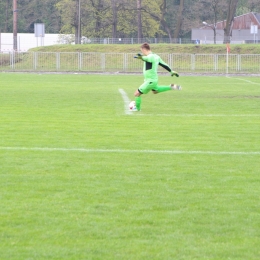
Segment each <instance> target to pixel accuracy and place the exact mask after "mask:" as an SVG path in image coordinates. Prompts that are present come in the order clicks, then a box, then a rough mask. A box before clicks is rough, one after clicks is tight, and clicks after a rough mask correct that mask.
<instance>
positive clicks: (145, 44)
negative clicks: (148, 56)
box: [141, 42, 151, 51]
mask: <svg viewBox="0 0 260 260" xmlns="http://www.w3.org/2000/svg"><path fill="white" fill-rule="evenodd" d="M141 49H146V50H148V51H150V50H151V48H150V45H149V43H147V42H145V43H143V44H142V45H141Z"/></svg>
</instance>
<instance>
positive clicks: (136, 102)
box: [135, 96, 142, 110]
mask: <svg viewBox="0 0 260 260" xmlns="http://www.w3.org/2000/svg"><path fill="white" fill-rule="evenodd" d="M141 102H142V99H141V97H140V96H139V97H135V105H136V108H137V110H141Z"/></svg>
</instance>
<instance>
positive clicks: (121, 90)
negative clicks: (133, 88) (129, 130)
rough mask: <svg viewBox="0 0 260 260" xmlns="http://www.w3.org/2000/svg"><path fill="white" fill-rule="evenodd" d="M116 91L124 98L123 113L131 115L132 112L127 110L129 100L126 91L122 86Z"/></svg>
mask: <svg viewBox="0 0 260 260" xmlns="http://www.w3.org/2000/svg"><path fill="white" fill-rule="evenodd" d="M118 91H119V92H120V94H121V96H122V98H123V100H124V104H125V114H126V115H132V114H133V112H132V111H130V110H129V104H130V102H131V100H130V99H129V97H128V96H127V94H126V92H125V91H124V90H123V89H122V88H120V89H118Z"/></svg>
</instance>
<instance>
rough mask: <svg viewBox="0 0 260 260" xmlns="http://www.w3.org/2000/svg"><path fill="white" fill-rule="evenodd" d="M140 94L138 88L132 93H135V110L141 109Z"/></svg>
mask: <svg viewBox="0 0 260 260" xmlns="http://www.w3.org/2000/svg"><path fill="white" fill-rule="evenodd" d="M142 94H143V93H141V92H140V90H139V89H137V90H136V91H135V94H134V95H135V106H136V109H137V111H140V110H141V103H142V98H141V95H142Z"/></svg>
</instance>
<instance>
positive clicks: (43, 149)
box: [0, 147, 260, 155]
mask: <svg viewBox="0 0 260 260" xmlns="http://www.w3.org/2000/svg"><path fill="white" fill-rule="evenodd" d="M0 150H2V151H3V150H5V151H8V150H12V151H43V152H46V151H47V152H48V151H49V152H55V151H60V152H85V153H156V154H212V155H225V154H226V155H260V151H197V150H194V151H184V150H131V149H129V150H127V149H94V148H93V149H91V148H62V147H60V148H58V147H56V148H55V147H53V148H52V147H0Z"/></svg>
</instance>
